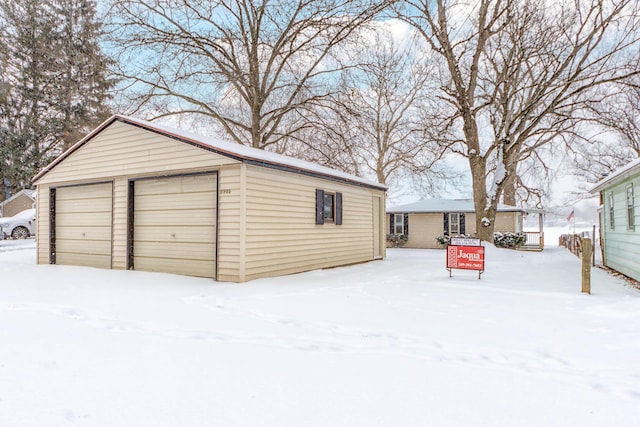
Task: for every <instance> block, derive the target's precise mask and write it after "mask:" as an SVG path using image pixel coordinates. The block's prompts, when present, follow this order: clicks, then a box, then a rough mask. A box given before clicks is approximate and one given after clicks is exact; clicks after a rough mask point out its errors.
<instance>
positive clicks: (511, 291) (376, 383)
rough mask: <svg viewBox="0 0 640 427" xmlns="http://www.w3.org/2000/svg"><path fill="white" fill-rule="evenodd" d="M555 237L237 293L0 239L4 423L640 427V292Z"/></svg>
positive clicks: (392, 257) (392, 261) (421, 255)
mask: <svg viewBox="0 0 640 427" xmlns="http://www.w3.org/2000/svg"><path fill="white" fill-rule="evenodd" d="M547 241H548V242H549V243H551V242H553V244H550V245H549V246H550V247H548V248H547V250H545V251H544V252H542V253H524V252H516V251H509V250H500V249H496V248H494V247H488V248H487V255H486V258H487V264H486V273H484V274H483V276H482V279H481V280H478V278H477V274H476V273H475V272H470V271H460V270H456V271H454V274H453V277H452V278H449V274H448V272H447V271H446V270H445V268H444V265H445V253H444V251H441V250H411V249H392V250H389V251H388V258H387V259H386V260H385V261H379V262H371V263H367V264H361V265H355V266H351V267H345V268H335V269H330V270H324V271H313V272H309V273H304V274H298V275H292V276H288V277H280V278H273V279H265V280H256V281H252V282H249V283H245V284H229V283H216V282H213V281H210V280H206V279H197V278H189V277H181V276H173V275H167V274H154V273H144V272H129V271H110V270H97V269H91V268H81V267H67V266H49V265H36V264H35V249H34V248H35V244H34V242H33V241H27V242H24V241H23V242H14V241H0V426H2V427H8V426H16V427H17V426H38V427H41V426H67V425H69V426H70V425H77V426H136V427H137V426H189V427H191V426H252V427H255V426H261V427H262V426H278V427H282V426H296V427H299V426H332V427H334V426H350V427H352V426H366V427H372V426H402V427H404V426H492V427H493V426H510V427H512V426H581V427H584V426H613V425H616V426H637V425H638V423H639V421H638V420H639V419H640V356H639V355H640V328H639V327H638V325H640V291H638V290H636V289H633V288H631V287H629V286H627V285H626V284H625V283H624V282H623V281H621V280H619V279H616V278H613V277H611V276H609V275H608V274H607V273H606V272H604V271H602V270H599V269H593V278H592V295H585V294H581V293H580V262H579V260H578V259H577V258H576V257H574V256H573V255H571V254H569V252H568V251H566V250H565V249H561V248H557V247H555V246H554V245H555V241H554V240H552V239H548V240H547Z"/></svg>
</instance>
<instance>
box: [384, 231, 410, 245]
mask: <svg viewBox="0 0 640 427" xmlns="http://www.w3.org/2000/svg"><path fill="white" fill-rule="evenodd" d="M407 239H408V237H407V235H406V234H387V246H388V247H392V248H399V247H402V246H404V244H405V243H407Z"/></svg>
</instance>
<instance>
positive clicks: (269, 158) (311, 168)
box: [33, 115, 387, 190]
mask: <svg viewBox="0 0 640 427" xmlns="http://www.w3.org/2000/svg"><path fill="white" fill-rule="evenodd" d="M115 121H119V122H122V123H127V124H130V125H133V126H137V127H140V128H142V129H145V130H148V131H151V132H155V133H158V134H161V135H164V136H166V137H169V138H172V139H175V140H178V141H181V142H184V143H187V144H190V145H193V146H196V147H199V148H202V149H205V150H207V151H211V152H214V153H217V154H220V155H222V156H226V157H231V158H234V159H236V160H239V161H242V162H246V163H250V164H255V165H259V166H265V167H271V168H276V169H281V170H286V171H289V172H294V173H301V174H305V175H311V176H316V177H321V178H328V179H332V180H338V181H342V182H346V183H350V184H356V185H360V186H365V187H372V188H376V189H380V190H386V189H387V187H386V186H384V185H383V184H380V183H377V182H375V181H370V180H368V179H365V178H360V177H358V176H355V175H351V174H348V173H345V172H341V171H337V170H334V169H331V168H328V167H325V166H321V165H318V164H316V163H312V162H308V161H305V160H300V159H296V158H294V157H289V156H285V155H282V154H277V153H272V152H270V151H265V150H260V149H257V148H253V147H248V146H246V145H242V144H237V143H235V142H231V141H225V140H222V139H218V138H213V137H208V136H202V135H197V134H194V133H191V132H187V131H184V130H180V129H175V128H171V127H168V126H164V125H159V124H156V123H152V122H149V121H146V120H140V119H134V118H132V117H127V116H121V115H114V116H111V117H110V118H109V119H107V120H106V121H105V122H103V123H102V124H101V125H100V126H98V127H97V128H96V129H94V130H93V131H92V132H91V133H90V134H88V135H87V136H85V137H84V138H83V139H81V140H80V141H78V142H77V143H76V144H74V145H73V146H72V147H70V148H69V149H68V150H67V151H65V152H64V153H62V154H61V155H60V156H58V158H56V159H55V160H54V161H53V162H51V163H50V164H49V165H48V166H46V167H45V168H44V169H42V170H41V171H40V172H39V173H38V174H37V175H36V176H35V177H33V182H36V181H37V180H39V179H40V178H42V177H43V176H44V175H46V174H47V173H48V172H49V171H51V170H52V169H53V168H55V167H56V166H57V165H58V164H59V163H61V162H62V161H64V159H66V158H67V157H69V156H70V155H71V154H72V153H73V152H75V151H76V150H78V149H79V148H80V147H82V146H83V145H85V144H86V143H88V142H89V141H90V140H91V139H93V138H94V137H95V136H96V135H98V134H99V133H100V132H101V131H102V130H104V129H105V128H106V127H108V126H109V125H111V124H112V123H113V122H115Z"/></svg>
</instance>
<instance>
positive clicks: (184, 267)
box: [135, 257, 215, 277]
mask: <svg viewBox="0 0 640 427" xmlns="http://www.w3.org/2000/svg"><path fill="white" fill-rule="evenodd" d="M135 269H136V270H141V271H156V272H159V273H173V274H183V275H185V276H196V277H215V263H212V262H211V261H198V260H183V259H163V260H162V262H161V263H159V262H158V259H157V258H144V257H137V258H136V266H135Z"/></svg>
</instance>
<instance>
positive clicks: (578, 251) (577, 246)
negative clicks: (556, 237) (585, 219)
mask: <svg viewBox="0 0 640 427" xmlns="http://www.w3.org/2000/svg"><path fill="white" fill-rule="evenodd" d="M595 231H596V228H595V227H593V235H591V233H590V232H588V231H583V232H582V233H579V234H563V235H561V236H560V241H559V242H558V244H559V245H560V246H564V247H565V248H567V249H569V251H570V252H571V253H572V254H574V255H575V256H577V257H578V258H580V257H582V239H585V238H589V239H591V241H592V242H595ZM592 254H593V255H592V264H593V265H595V250H592Z"/></svg>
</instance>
